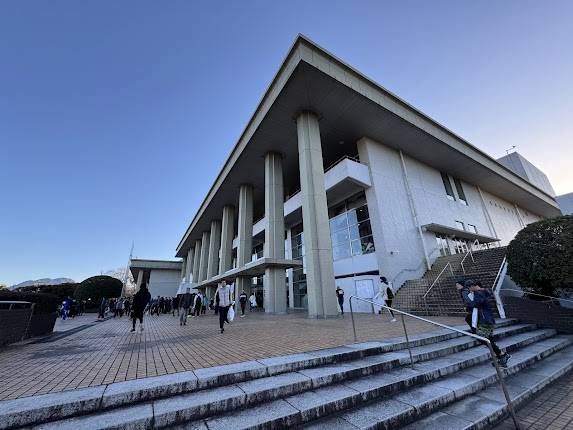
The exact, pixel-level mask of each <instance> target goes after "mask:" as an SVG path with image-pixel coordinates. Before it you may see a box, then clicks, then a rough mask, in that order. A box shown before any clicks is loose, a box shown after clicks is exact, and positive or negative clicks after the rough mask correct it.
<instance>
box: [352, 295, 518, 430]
mask: <svg viewBox="0 0 573 430" xmlns="http://www.w3.org/2000/svg"><path fill="white" fill-rule="evenodd" d="M352 299H355V300H360V301H363V302H366V303H370V304H372V305H376V306H380V307H381V308H384V309H387V310H388V311H392V312H396V313H398V314H400V318H401V320H402V327H403V329H404V337H405V338H406V347H407V348H408V354H409V356H410V366H411V367H412V369H414V358H413V356H412V348H411V346H410V339H409V337H408V330H407V328H406V321H405V320H404V315H405V316H407V317H410V318H414V319H417V320H418V321H423V322H425V323H428V324H432V325H435V326H437V327H441V328H444V329H447V330H450V331H453V332H456V333H459V334H461V335H464V336H469V337H472V338H474V339H476V340H478V341H479V342H481V343H483V344H485V345H486V346H487V347H488V348H489V353H490V357H491V360H492V363H493V366H494V367H495V371H496V373H497V378H498V380H499V384H500V386H501V389H502V391H503V395H504V397H505V400H506V402H507V408H508V410H509V413H510V414H511V418H512V419H513V423H514V424H515V428H516V429H518V430H520V426H519V422H518V421H517V416H516V415H515V410H514V408H513V403H512V402H511V398H510V396H509V392H508V391H507V386H506V385H505V382H504V380H503V374H502V372H501V369H500V367H499V364H498V362H497V357H496V355H495V352H494V350H493V347H492V345H491V341H490V340H489V339H487V338H485V337H482V336H478V335H477V334H473V333H469V332H467V331H464V330H460V329H457V328H455V327H450V326H448V325H445V324H442V323H439V322H436V321H432V320H429V319H426V318H422V317H419V316H417V315H413V314H410V313H408V312H404V311H401V310H398V309H395V308H391V307H390V306H386V305H385V304H380V303H375V302H373V301H372V300H367V299H363V298H362V297H356V296H350V298H349V299H348V303H349V306H350V318H351V320H352V331H353V333H354V342H358V336H357V334H356V324H355V322H354V312H353V310H352Z"/></svg>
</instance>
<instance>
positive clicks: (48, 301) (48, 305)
mask: <svg viewBox="0 0 573 430" xmlns="http://www.w3.org/2000/svg"><path fill="white" fill-rule="evenodd" d="M0 301H23V302H32V303H35V304H36V306H35V307H34V314H35V315H40V314H51V313H53V312H56V311H57V309H58V305H59V304H60V302H61V301H60V299H59V297H58V296H55V295H54V294H46V293H32V292H30V293H28V292H22V291H5V290H0Z"/></svg>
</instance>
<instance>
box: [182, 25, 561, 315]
mask: <svg viewBox="0 0 573 430" xmlns="http://www.w3.org/2000/svg"><path fill="white" fill-rule="evenodd" d="M555 215H559V207H558V206H557V203H556V201H555V199H554V198H553V195H552V189H551V188H550V186H549V188H547V187H545V186H543V184H540V183H536V182H534V181H532V180H531V179H530V178H529V177H524V176H523V175H520V174H516V173H515V172H514V171H513V170H512V169H509V168H507V166H506V165H504V164H502V163H501V162H499V161H497V160H495V159H493V158H492V157H490V156H489V155H487V154H485V153H484V152H482V151H480V150H479V149H478V148H476V147H475V146H473V145H471V144H470V143H468V142H467V141H465V140H463V139H462V138H461V137H459V136H457V135H456V134H454V133H453V132H451V131H450V130H448V129H446V128H445V127H444V126H442V125H440V124H438V123H437V122H436V121H434V120H432V119H431V118H429V117H428V116H426V115H425V114H423V113H422V112H420V111H418V110H417V109H415V108H414V107H412V106H410V105H409V104H407V103H406V102H404V101H403V100H401V99H399V98H398V97H397V96H395V95H394V94H391V93H390V92H389V91H387V90H386V89H384V88H382V87H381V86H380V85H378V84H377V83H375V82H373V81H371V80H370V79H368V78H367V77H365V76H364V75H362V74H361V73H360V72H358V71H357V70H355V69H353V68H352V67H350V66H348V65H347V64H345V63H344V62H342V61H341V60H339V59H337V58H336V57H334V56H333V55H332V54H330V53H328V52H327V51H325V50H324V49H322V48H320V47H319V46H317V45H316V44H314V43H313V42H311V41H309V40H308V39H306V38H305V37H303V36H299V37H297V39H296V40H295V42H294V44H293V46H292V47H291V49H290V51H289V52H288V54H287V56H286V58H285V60H284V62H283V63H282V64H281V66H280V68H279V70H278V72H277V74H276V75H275V77H274V78H273V80H272V82H271V84H270V85H269V87H268V89H267V91H266V92H265V94H264V96H263V98H262V100H261V101H260V103H259V105H258V106H257V107H256V110H255V112H254V114H253V116H252V117H251V119H250V121H249V123H248V124H247V126H246V128H245V130H244V131H243V133H242V135H241V137H240V139H239V141H238V142H237V143H236V145H235V147H234V148H233V150H232V152H231V154H230V155H229V157H228V159H227V161H226V162H225V165H224V167H223V168H222V170H221V172H220V173H219V175H218V177H217V179H216V180H215V182H214V184H213V185H212V187H211V189H210V190H209V192H208V193H207V195H206V196H205V198H204V200H203V203H202V204H201V206H200V208H199V210H198V211H197V213H196V214H195V216H194V218H193V220H192V222H191V224H190V225H189V227H188V228H187V230H186V232H185V234H184V235H183V237H182V238H181V240H180V242H179V244H178V246H177V253H176V256H177V257H180V258H182V259H183V261H184V266H185V267H186V268H183V269H182V271H181V275H180V276H181V278H182V280H183V281H184V282H188V283H192V284H193V286H194V287H195V288H198V289H200V290H204V291H206V293H207V294H208V295H210V296H211V295H212V294H213V292H214V289H215V287H216V285H217V283H218V282H219V281H221V280H227V281H229V282H233V283H234V284H235V287H236V291H240V290H245V291H246V292H247V293H248V294H249V293H250V291H253V292H254V293H255V294H256V295H257V297H258V299H259V302H260V304H261V305H262V306H263V307H264V308H265V311H266V312H270V313H282V312H285V311H286V310H287V308H291V309H304V310H306V311H307V312H308V314H309V316H311V317H320V318H325V317H331V316H335V315H337V304H336V298H335V286H337V285H339V286H341V287H342V288H343V289H344V290H345V292H346V296H347V297H348V296H350V295H351V294H357V295H359V296H361V297H366V298H368V297H372V296H373V295H374V293H375V291H376V290H377V288H378V282H379V281H378V278H379V275H380V274H384V275H385V276H386V277H387V278H388V279H389V280H391V281H392V282H393V283H394V285H395V286H400V285H401V284H402V283H403V282H405V281H406V280H408V279H415V278H417V277H420V276H421V275H422V274H423V273H424V272H425V271H426V270H427V269H428V268H429V267H430V266H431V264H432V263H433V261H434V260H435V259H436V258H437V257H438V256H439V255H443V254H449V253H455V252H459V251H461V250H462V249H467V247H468V246H470V245H471V244H472V243H475V240H478V241H479V242H480V243H482V244H492V246H497V245H506V244H507V243H508V242H509V241H510V240H511V239H512V238H513V237H514V236H515V234H516V233H517V232H518V231H519V230H520V229H521V228H523V227H524V226H525V225H526V224H528V223H530V222H533V221H536V220H539V219H541V218H545V217H552V216H555ZM362 310H364V311H368V310H370V309H369V307H368V306H367V307H365V308H364V309H362Z"/></svg>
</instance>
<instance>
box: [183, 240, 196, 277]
mask: <svg viewBox="0 0 573 430" xmlns="http://www.w3.org/2000/svg"><path fill="white" fill-rule="evenodd" d="M194 251H195V250H194V249H193V247H191V248H189V252H187V259H186V260H185V261H184V262H183V264H184V266H185V282H187V283H189V282H191V272H192V271H193V253H194Z"/></svg>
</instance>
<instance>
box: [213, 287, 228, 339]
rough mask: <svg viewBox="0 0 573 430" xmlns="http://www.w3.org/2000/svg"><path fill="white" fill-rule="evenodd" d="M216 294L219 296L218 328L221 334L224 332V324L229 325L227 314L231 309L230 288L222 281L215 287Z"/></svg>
mask: <svg viewBox="0 0 573 430" xmlns="http://www.w3.org/2000/svg"><path fill="white" fill-rule="evenodd" d="M216 294H217V295H218V296H219V328H220V329H221V333H223V332H224V331H225V327H224V325H225V322H226V323H227V324H229V321H228V320H227V313H228V312H229V308H230V307H231V294H232V291H231V287H230V286H229V285H227V283H226V282H225V281H222V282H221V284H219V287H217V292H216Z"/></svg>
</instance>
